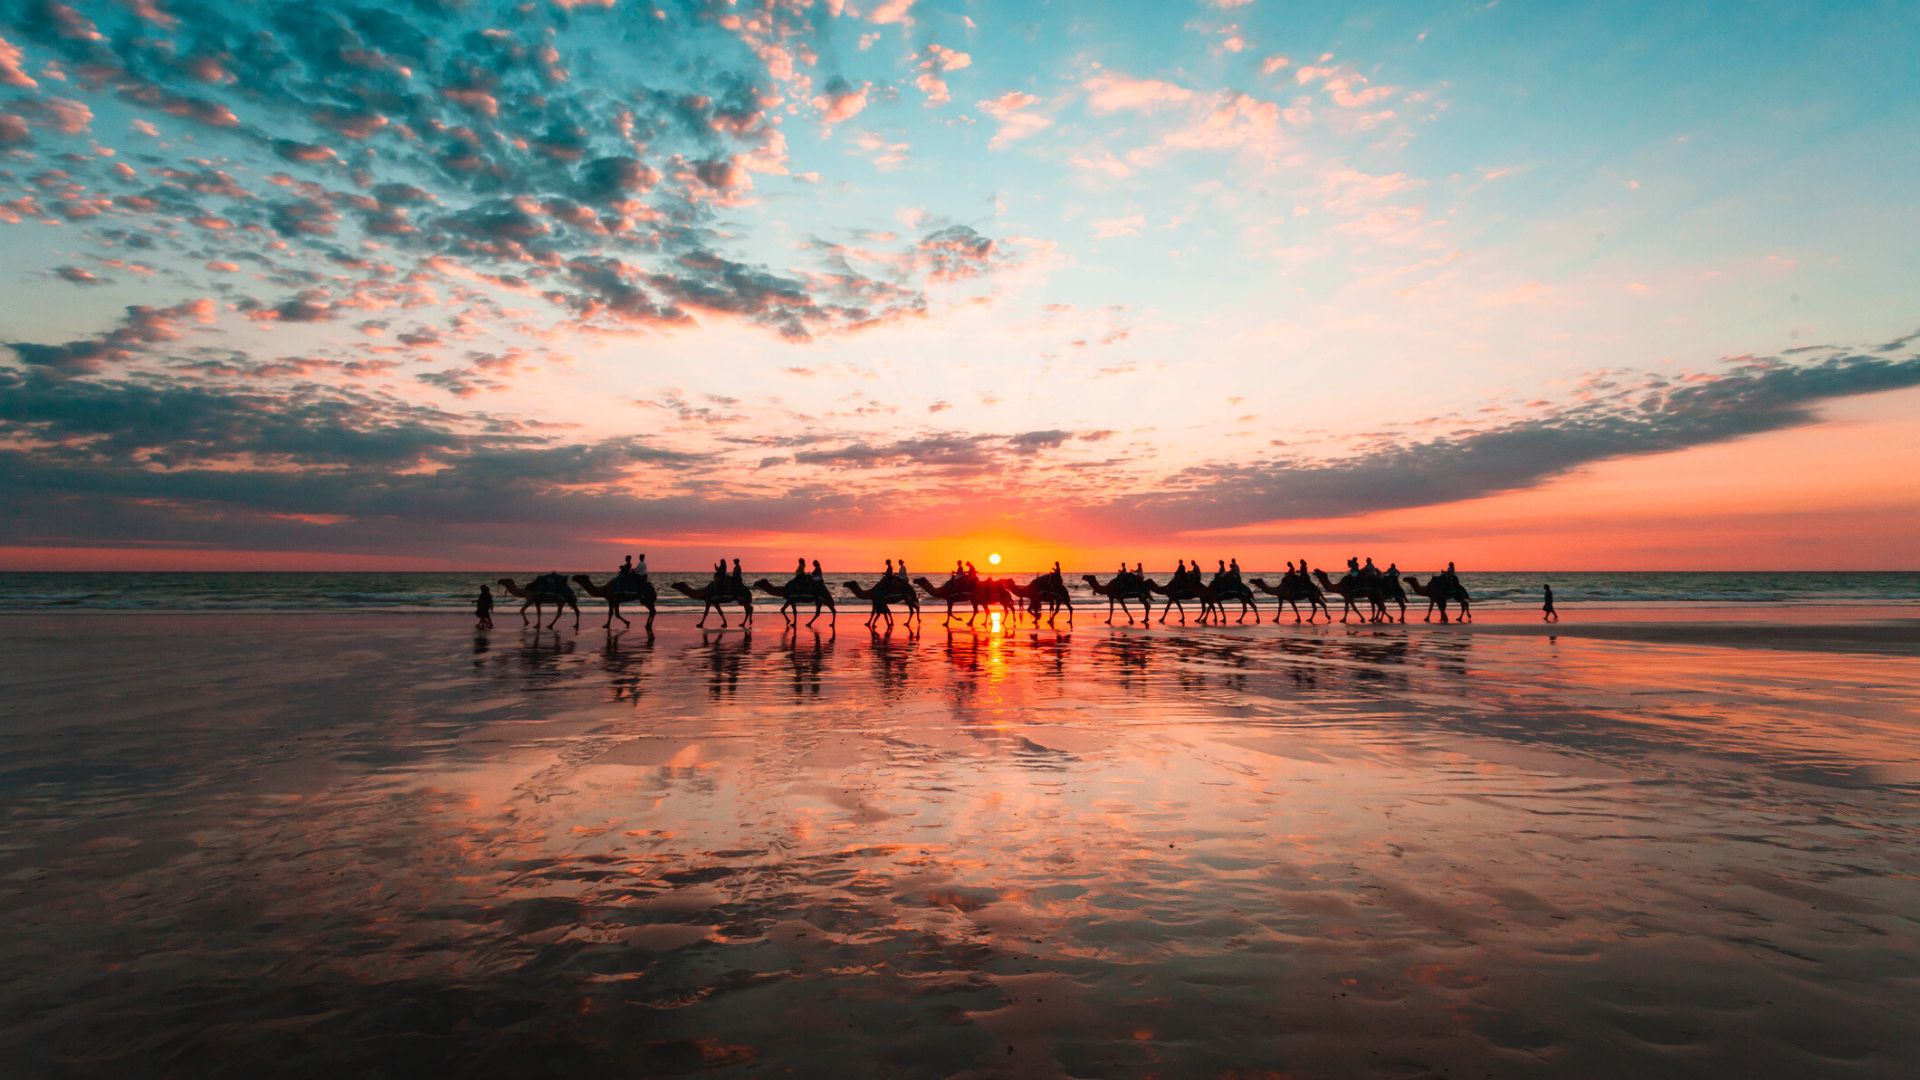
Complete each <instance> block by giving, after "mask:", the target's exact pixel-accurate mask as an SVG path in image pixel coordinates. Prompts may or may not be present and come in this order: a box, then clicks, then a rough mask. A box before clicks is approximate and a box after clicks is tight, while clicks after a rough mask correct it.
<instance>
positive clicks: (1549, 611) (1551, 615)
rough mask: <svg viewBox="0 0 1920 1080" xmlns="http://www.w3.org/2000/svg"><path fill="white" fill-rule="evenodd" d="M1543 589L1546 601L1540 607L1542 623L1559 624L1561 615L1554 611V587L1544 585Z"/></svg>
mask: <svg viewBox="0 0 1920 1080" xmlns="http://www.w3.org/2000/svg"><path fill="white" fill-rule="evenodd" d="M1541 589H1542V590H1543V591H1544V592H1545V593H1546V601H1545V602H1544V603H1542V604H1541V605H1540V621H1541V622H1559V621H1560V613H1559V612H1557V611H1555V610H1553V586H1551V585H1542V586H1541Z"/></svg>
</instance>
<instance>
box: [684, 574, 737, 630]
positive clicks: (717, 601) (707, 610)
mask: <svg viewBox="0 0 1920 1080" xmlns="http://www.w3.org/2000/svg"><path fill="white" fill-rule="evenodd" d="M673 588H674V590H675V591H677V592H679V593H680V594H681V595H683V596H689V597H692V598H693V599H695V600H698V601H700V602H701V603H702V604H704V605H706V606H705V607H702V608H701V609H700V621H699V622H697V623H695V624H694V625H695V626H705V625H707V616H708V615H710V614H712V613H714V612H719V613H720V625H721V626H722V627H725V626H726V625H727V612H726V610H725V609H724V608H722V607H721V606H720V605H722V604H739V605H740V607H741V609H742V614H741V616H740V625H741V626H743V627H751V626H752V625H753V591H752V590H751V589H747V588H745V587H736V586H734V585H733V584H732V583H727V584H722V585H689V584H687V583H686V582H684V581H676V582H674V583H673Z"/></svg>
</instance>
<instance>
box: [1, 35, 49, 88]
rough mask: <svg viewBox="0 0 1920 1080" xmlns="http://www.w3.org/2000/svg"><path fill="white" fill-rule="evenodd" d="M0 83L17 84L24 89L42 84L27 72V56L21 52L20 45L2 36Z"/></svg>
mask: <svg viewBox="0 0 1920 1080" xmlns="http://www.w3.org/2000/svg"><path fill="white" fill-rule="evenodd" d="M0 85H6V86H17V87H19V88H21V89H22V90H31V89H33V88H34V87H36V86H39V85H40V84H39V83H37V82H34V81H33V76H31V75H28V74H27V70H26V57H25V56H24V55H23V54H22V53H21V52H20V46H18V45H15V44H14V43H12V42H11V41H8V40H7V39H6V38H0Z"/></svg>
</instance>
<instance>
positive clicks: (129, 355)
mask: <svg viewBox="0 0 1920 1080" xmlns="http://www.w3.org/2000/svg"><path fill="white" fill-rule="evenodd" d="M213 317H214V306H213V301H212V300H209V299H205V298H202V299H199V300H188V301H185V302H183V303H179V304H175V305H173V306H172V307H165V308H154V307H146V306H144V305H139V304H135V305H132V306H129V307H128V308H127V309H126V311H125V313H124V314H123V315H122V316H121V318H120V322H119V325H117V326H115V327H114V328H113V329H111V330H108V331H106V332H105V333H103V334H100V335H98V336H96V337H91V338H81V339H78V340H75V341H68V342H65V343H63V344H59V345H42V344H36V343H34V342H28V341H9V342H6V343H5V344H6V347H7V348H9V349H12V350H13V353H14V355H15V356H18V357H19V358H20V362H21V363H22V364H25V365H27V366H28V367H34V368H45V369H47V370H49V371H51V372H54V373H57V374H59V375H63V376H69V375H87V374H91V373H94V372H98V371H102V370H104V369H105V368H106V367H107V365H109V364H111V363H123V362H126V361H129V360H133V359H135V358H137V357H139V356H141V355H143V354H144V353H145V352H146V351H147V350H148V348H149V347H150V346H153V345H158V344H161V343H163V342H168V341H174V340H176V339H178V338H179V337H180V336H181V335H182V334H183V333H185V327H184V325H183V324H185V323H203V324H204V323H211V322H212V321H213Z"/></svg>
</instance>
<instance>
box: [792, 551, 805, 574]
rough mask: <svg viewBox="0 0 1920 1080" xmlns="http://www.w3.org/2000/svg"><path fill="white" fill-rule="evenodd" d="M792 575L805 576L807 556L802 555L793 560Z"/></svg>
mask: <svg viewBox="0 0 1920 1080" xmlns="http://www.w3.org/2000/svg"><path fill="white" fill-rule="evenodd" d="M793 576H794V577H806V576H807V557H806V556H805V555H802V556H800V557H799V558H798V559H795V560H794V561H793Z"/></svg>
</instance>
